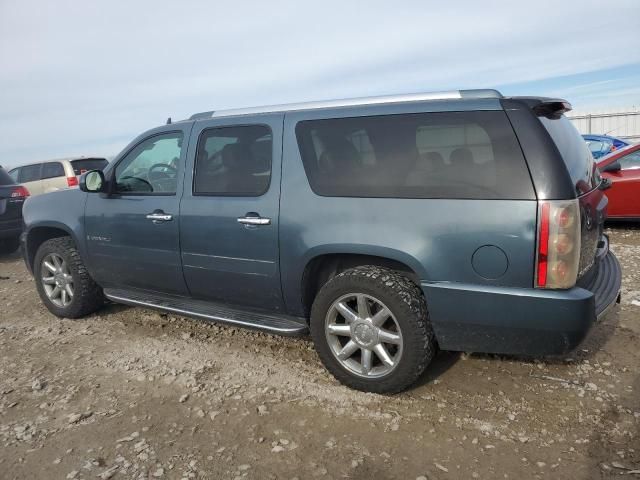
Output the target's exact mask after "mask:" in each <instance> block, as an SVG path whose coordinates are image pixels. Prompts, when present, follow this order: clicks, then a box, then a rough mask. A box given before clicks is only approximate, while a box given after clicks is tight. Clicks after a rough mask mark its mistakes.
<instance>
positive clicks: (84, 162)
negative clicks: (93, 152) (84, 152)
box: [71, 158, 109, 175]
mask: <svg viewBox="0 0 640 480" xmlns="http://www.w3.org/2000/svg"><path fill="white" fill-rule="evenodd" d="M108 164H109V162H107V159H106V158H83V159H81V160H71V166H72V167H73V172H74V173H75V174H76V175H82V174H83V173H84V172H88V171H89V170H103V169H104V167H106V166H107V165H108Z"/></svg>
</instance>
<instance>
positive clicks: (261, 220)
mask: <svg viewBox="0 0 640 480" xmlns="http://www.w3.org/2000/svg"><path fill="white" fill-rule="evenodd" d="M238 223H242V224H244V225H271V219H270V218H265V217H261V216H260V215H258V214H257V213H253V212H252V213H247V214H246V215H245V216H244V217H239V218H238Z"/></svg>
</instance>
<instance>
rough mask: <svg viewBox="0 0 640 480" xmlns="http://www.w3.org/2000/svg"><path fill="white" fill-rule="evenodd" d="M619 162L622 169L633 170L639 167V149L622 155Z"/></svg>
mask: <svg viewBox="0 0 640 480" xmlns="http://www.w3.org/2000/svg"><path fill="white" fill-rule="evenodd" d="M619 162H620V167H621V168H622V170H635V169H637V168H640V151H635V152H633V153H630V154H629V155H626V156H624V157H622V158H621V159H620V160H619Z"/></svg>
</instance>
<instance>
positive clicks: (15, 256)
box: [0, 250, 22, 274]
mask: <svg viewBox="0 0 640 480" xmlns="http://www.w3.org/2000/svg"><path fill="white" fill-rule="evenodd" d="M21 257H22V253H21V252H20V250H16V251H15V252H13V253H9V254H7V253H0V265H5V264H9V263H14V262H15V261H16V260H19V259H20V258H21ZM1 273H2V272H0V274H1Z"/></svg>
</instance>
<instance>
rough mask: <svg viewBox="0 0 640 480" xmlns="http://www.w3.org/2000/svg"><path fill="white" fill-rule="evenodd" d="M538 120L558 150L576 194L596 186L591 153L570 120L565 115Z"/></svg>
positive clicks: (595, 173)
mask: <svg viewBox="0 0 640 480" xmlns="http://www.w3.org/2000/svg"><path fill="white" fill-rule="evenodd" d="M540 121H541V122H542V125H544V127H545V129H546V130H547V132H549V135H550V136H551V139H552V140H553V143H555V145H556V148H557V149H558V152H560V156H561V157H562V160H563V161H564V164H565V166H566V168H567V171H568V172H569V176H570V177H571V181H572V182H573V185H574V188H575V189H576V194H577V195H582V194H584V193H587V192H590V191H591V190H593V189H594V188H595V187H597V186H598V182H599V177H598V174H597V170H596V165H595V161H594V160H593V155H592V154H591V150H590V148H589V146H588V145H587V143H586V142H585V141H584V139H583V138H582V136H581V135H580V133H578V130H576V127H574V126H573V124H572V123H571V121H570V120H569V119H568V118H567V117H565V116H561V117H560V118H557V119H550V118H546V117H540Z"/></svg>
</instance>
